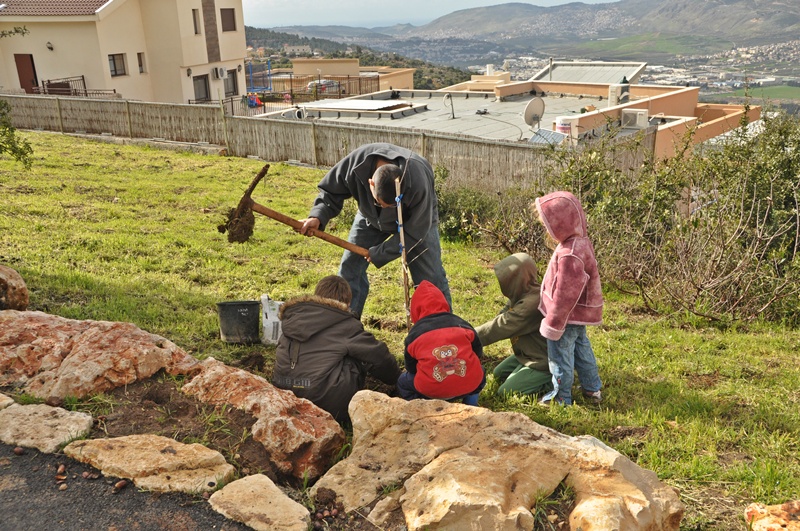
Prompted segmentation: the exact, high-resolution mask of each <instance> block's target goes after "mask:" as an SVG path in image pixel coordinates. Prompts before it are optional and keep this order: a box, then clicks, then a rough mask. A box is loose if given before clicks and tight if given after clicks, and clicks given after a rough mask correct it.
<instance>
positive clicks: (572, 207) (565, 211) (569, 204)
mask: <svg viewBox="0 0 800 531" xmlns="http://www.w3.org/2000/svg"><path fill="white" fill-rule="evenodd" d="M536 210H538V211H539V216H541V218H542V223H544V227H545V229H546V230H547V232H548V233H549V234H550V236H552V237H553V238H554V239H555V240H556V241H557V242H565V241H567V240H568V239H570V238H575V237H579V238H586V237H587V236H589V233H588V230H587V228H586V214H585V213H584V212H583V207H581V202H580V201H579V200H578V198H577V197H575V196H574V195H572V194H571V193H569V192H553V193H551V194H547V195H545V196H542V197H537V198H536Z"/></svg>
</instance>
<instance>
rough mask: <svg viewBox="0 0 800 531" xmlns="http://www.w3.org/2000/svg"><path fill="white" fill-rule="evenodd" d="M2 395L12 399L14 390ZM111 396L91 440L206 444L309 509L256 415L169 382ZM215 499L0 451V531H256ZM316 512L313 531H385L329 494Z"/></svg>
mask: <svg viewBox="0 0 800 531" xmlns="http://www.w3.org/2000/svg"><path fill="white" fill-rule="evenodd" d="M0 392H4V393H5V394H8V395H11V396H14V392H13V390H9V389H5V390H3V389H0ZM104 396H107V397H109V398H110V400H109V402H110V404H111V406H110V409H111V411H110V412H109V413H106V414H104V415H99V416H96V417H95V419H94V427H93V429H92V431H91V433H90V434H89V436H88V438H92V439H97V438H106V437H121V436H124V435H134V434H148V433H149V434H157V435H162V436H165V437H170V438H173V439H175V440H177V441H179V442H183V443H195V442H196V443H200V444H203V445H204V446H207V447H208V448H211V449H213V450H217V451H218V452H220V453H221V454H222V455H223V456H225V459H226V460H227V461H228V462H229V463H230V464H231V465H233V466H234V467H236V470H237V473H238V476H239V477H244V476H246V475H250V474H259V473H260V474H264V475H266V476H268V477H269V478H270V479H271V480H272V481H273V482H275V483H276V484H277V485H278V486H279V487H280V488H281V490H283V491H284V492H285V493H286V494H287V495H288V496H289V497H290V498H291V499H293V500H295V501H297V502H298V503H301V504H303V505H305V506H307V507H308V501H309V500H307V499H306V496H305V494H304V493H303V486H302V484H301V482H300V481H299V480H297V479H295V478H288V477H282V476H280V475H279V474H277V473H276V472H275V470H274V468H273V467H272V466H271V464H270V462H269V459H268V455H267V452H266V450H265V449H264V446H263V445H262V444H261V443H259V442H258V441H255V440H253V438H252V436H251V428H252V426H253V423H254V422H255V418H254V417H253V416H252V415H250V414H248V413H245V412H244V411H241V410H239V409H236V408H234V407H231V406H213V405H209V404H205V403H202V402H200V401H198V400H195V399H194V398H192V397H189V396H187V395H185V394H183V393H182V392H181V391H180V390H179V383H177V382H176V381H175V380H174V379H173V378H170V377H168V376H164V375H162V374H158V375H156V376H154V377H153V378H150V379H149V380H145V381H143V382H136V383H134V384H131V385H128V386H125V387H120V388H117V389H115V390H113V391H110V392H108V393H106V395H104ZM77 409H81V408H77ZM107 409H109V408H107ZM15 450H16V451H15ZM62 465H63V468H61V469H60V467H62ZM59 470H61V472H60V471H59ZM208 496H209V495H208V494H205V495H202V496H200V495H198V496H193V495H189V494H183V493H155V492H147V491H141V490H139V489H137V488H136V487H135V486H134V485H133V484H132V483H130V482H128V481H121V480H120V478H112V477H107V476H103V475H102V474H101V473H100V471H98V470H97V469H94V468H92V467H91V466H89V465H85V464H83V463H79V462H78V461H74V460H72V459H69V458H68V457H66V456H64V455H63V454H60V453H58V454H43V453H41V452H39V451H37V450H35V449H31V448H24V449H22V448H14V447H12V446H9V445H4V444H0V514H2V518H0V529H8V530H12V529H13V530H16V531H23V530H36V531H39V530H42V529H67V530H70V529H82V530H83V529H138V530H150V529H153V530H161V529H164V530H187V531H188V530H205V529H221V530H237V529H249V527H247V526H245V525H242V524H239V523H237V522H234V521H232V520H229V519H227V518H226V517H224V516H222V515H221V514H219V513H217V512H216V511H214V510H213V509H212V508H211V506H210V505H209V504H208V502H207V498H208ZM314 508H315V512H312V514H311V520H312V527H313V528H314V529H332V530H355V531H367V530H369V531H373V530H377V529H379V528H377V527H376V526H374V525H372V524H371V523H369V522H368V521H367V520H366V518H365V517H364V514H366V513H367V512H368V509H365V512H364V514H361V513H360V512H359V511H353V512H351V513H345V512H344V510H343V507H342V506H341V504H337V503H336V502H335V495H334V493H333V492H331V491H328V490H327V489H320V492H319V493H318V494H317V499H316V500H314ZM398 516H399V515H398ZM381 529H382V530H384V531H393V530H398V531H399V530H404V529H405V522H404V521H402V517H399V518H398V521H396V522H392V523H390V524H389V525H388V526H384V527H383V528H381Z"/></svg>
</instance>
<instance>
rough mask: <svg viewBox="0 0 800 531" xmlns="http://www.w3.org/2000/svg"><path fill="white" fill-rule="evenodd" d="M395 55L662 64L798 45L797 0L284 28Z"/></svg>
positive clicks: (644, 3) (513, 10)
mask: <svg viewBox="0 0 800 531" xmlns="http://www.w3.org/2000/svg"><path fill="white" fill-rule="evenodd" d="M281 29H282V30H283V31H286V32H290V33H296V34H298V35H301V36H303V37H306V38H319V37H322V38H325V39H330V40H332V41H338V42H340V43H350V44H358V45H361V46H365V47H369V48H372V49H376V50H382V51H395V52H397V53H400V54H402V55H406V56H411V57H417V58H421V59H425V60H428V61H433V62H437V63H442V64H457V65H462V66H463V65H467V64H480V63H481V62H492V61H493V60H497V59H498V58H501V57H504V56H506V55H509V54H519V53H536V52H539V53H543V54H548V55H553V56H557V57H563V56H573V57H576V56H577V57H580V56H591V57H594V58H603V59H609V60H614V59H618V60H619V59H626V58H630V57H631V56H635V55H636V54H639V55H638V58H640V59H641V60H647V61H659V60H662V58H666V57H669V56H671V55H673V54H674V53H680V54H693V53H694V54H706V53H714V52H718V51H720V50H724V49H729V48H731V46H733V45H734V44H735V45H739V46H741V45H759V44H770V43H776V42H783V41H788V40H794V39H797V36H798V35H800V1H797V0H620V1H618V2H612V3H606V4H591V5H589V4H584V3H582V2H573V3H570V4H565V5H561V6H555V7H539V6H536V5H533V4H529V3H521V2H516V3H506V4H499V5H494V6H488V7H477V8H472V9H462V10H459V11H455V12H453V13H450V14H449V15H445V16H443V17H440V18H438V19H436V20H434V21H432V22H430V23H429V24H425V25H423V26H413V25H410V24H399V25H396V26H390V27H381V28H372V29H368V28H352V27H346V26H295V27H291V28H281Z"/></svg>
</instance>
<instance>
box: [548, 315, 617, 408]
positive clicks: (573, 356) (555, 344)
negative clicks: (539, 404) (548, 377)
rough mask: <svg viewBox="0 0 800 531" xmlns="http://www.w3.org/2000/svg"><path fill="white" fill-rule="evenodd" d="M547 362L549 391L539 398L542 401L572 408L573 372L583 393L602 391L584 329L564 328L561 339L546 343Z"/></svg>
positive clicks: (580, 326) (583, 327)
mask: <svg viewBox="0 0 800 531" xmlns="http://www.w3.org/2000/svg"><path fill="white" fill-rule="evenodd" d="M547 358H548V361H549V365H550V373H551V374H552V375H553V390H552V391H550V392H549V393H547V394H546V395H545V396H544V397H543V398H542V400H543V401H548V400H555V401H556V402H558V403H560V404H564V405H569V404H572V384H573V382H574V381H575V372H577V373H578V379H579V380H580V382H581V387H583V389H584V391H586V392H589V393H593V392H595V391H599V390H600V388H601V387H603V382H602V381H601V380H600V374H599V372H598V370H597V360H596V359H595V357H594V351H593V350H592V344H591V343H590V342H589V337H588V336H587V335H586V326H585V325H567V327H566V329H565V330H564V335H562V336H561V339H559V340H558V341H553V340H551V339H548V340H547Z"/></svg>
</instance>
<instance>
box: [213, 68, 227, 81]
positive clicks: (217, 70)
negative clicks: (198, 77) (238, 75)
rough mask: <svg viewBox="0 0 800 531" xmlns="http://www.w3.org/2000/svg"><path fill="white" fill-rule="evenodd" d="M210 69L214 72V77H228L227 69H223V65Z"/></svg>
mask: <svg viewBox="0 0 800 531" xmlns="http://www.w3.org/2000/svg"><path fill="white" fill-rule="evenodd" d="M211 71H212V72H213V73H214V79H225V78H226V77H228V71H227V70H225V67H223V66H219V67H216V66H215V67H214V68H212V69H211Z"/></svg>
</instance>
